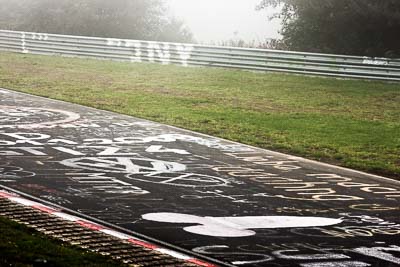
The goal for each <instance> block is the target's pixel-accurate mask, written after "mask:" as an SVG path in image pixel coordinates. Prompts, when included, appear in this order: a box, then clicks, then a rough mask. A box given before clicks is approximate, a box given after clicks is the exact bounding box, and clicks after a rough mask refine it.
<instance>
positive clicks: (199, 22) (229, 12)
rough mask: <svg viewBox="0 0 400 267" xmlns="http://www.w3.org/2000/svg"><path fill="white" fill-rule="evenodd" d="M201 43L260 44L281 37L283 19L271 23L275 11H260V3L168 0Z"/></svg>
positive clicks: (248, 0) (232, 0) (172, 8)
mask: <svg viewBox="0 0 400 267" xmlns="http://www.w3.org/2000/svg"><path fill="white" fill-rule="evenodd" d="M166 2H167V4H168V5H169V6H170V9H171V11H172V12H173V13H174V14H175V15H176V16H177V17H179V18H181V19H183V20H184V21H185V23H186V25H187V26H188V27H189V28H190V29H191V31H192V32H193V34H194V37H195V39H196V40H197V41H198V42H203V43H210V42H219V41H223V40H229V39H234V40H237V39H243V40H245V41H248V42H251V41H256V42H260V41H263V40H265V39H266V38H279V37H280V35H279V33H278V31H279V29H280V28H281V26H280V20H279V19H274V20H272V21H269V20H268V16H269V15H271V14H272V13H274V12H275V10H274V9H272V8H271V9H268V10H261V11H256V10H255V7H256V6H257V4H258V3H259V2H260V0H166Z"/></svg>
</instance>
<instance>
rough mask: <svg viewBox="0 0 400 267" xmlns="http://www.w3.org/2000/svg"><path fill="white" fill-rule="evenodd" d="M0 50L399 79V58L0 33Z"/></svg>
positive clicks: (13, 32) (349, 76)
mask: <svg viewBox="0 0 400 267" xmlns="http://www.w3.org/2000/svg"><path fill="white" fill-rule="evenodd" d="M0 50H3V51H11V52H18V53H31V54H41V55H62V56H72V57H89V58H99V59H110V60H120V61H130V62H158V63H162V64H170V63H173V64H181V65H183V66H188V65H198V66H212V67H225V68H238V69H245V70H256V71H279V72H287V73H297V74H309V75H323V76H333V77H344V78H362V79H374V80H386V81H400V59H388V58H368V57H358V56H343V55H331V54H317V53H301V52H290V51H279V50H267V49H250V48H237V47H222V46H207V45H194V44H181V43H166V42H151V41H138V40H128V39H115V38H98V37H84V36H72V35H59V34H47V33H33V32H18V31H5V30H0Z"/></svg>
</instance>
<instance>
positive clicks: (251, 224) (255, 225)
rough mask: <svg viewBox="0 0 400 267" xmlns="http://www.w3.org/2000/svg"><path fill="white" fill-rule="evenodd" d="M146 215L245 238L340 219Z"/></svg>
mask: <svg viewBox="0 0 400 267" xmlns="http://www.w3.org/2000/svg"><path fill="white" fill-rule="evenodd" d="M142 218H143V219H145V220H149V221H156V222H166V223H190V224H197V225H195V226H188V227H185V228H183V230H185V231H186V232H190V233H194V234H199V235H206V236H218V237H244V236H252V235H255V234H256V232H254V231H253V230H250V229H270V228H296V227H318V226H329V225H335V224H339V223H341V222H342V220H340V219H331V218H324V217H299V216H244V217H208V216H206V217H200V216H196V215H189V214H182V213H169V212H161V213H148V214H145V215H142Z"/></svg>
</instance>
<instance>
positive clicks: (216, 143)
mask: <svg viewBox="0 0 400 267" xmlns="http://www.w3.org/2000/svg"><path fill="white" fill-rule="evenodd" d="M338 134H340V133H339V132H338ZM0 184H2V185H6V186H8V187H10V188H13V189H16V190H19V191H21V192H24V193H27V194H30V195H33V196H35V197H39V198H41V199H43V200H47V201H49V202H52V203H55V204H58V205H61V206H63V207H66V208H68V209H72V210H74V211H77V212H80V213H82V214H85V215H88V216H92V217H95V218H98V219H101V220H103V221H106V222H108V223H112V224H115V225H117V226H120V227H123V228H125V229H128V230H133V231H135V232H138V233H141V234H144V235H147V236H150V237H153V238H156V239H159V240H162V241H164V242H167V243H171V244H173V245H176V246H178V247H182V248H185V249H187V250H192V251H195V252H197V253H200V254H204V255H207V256H209V257H212V258H215V259H219V260H222V261H225V262H229V263H233V264H234V265H243V266H303V267H316V266H322V267H331V266H340V267H362V266H381V267H383V266H398V265H399V264H400V224H399V223H400V205H399V204H400V201H399V200H400V182H398V181H395V180H392V179H388V178H384V177H378V176H374V175H369V174H365V173H361V172H357V171H353V170H349V169H343V168H339V167H335V166H332V165H327V164H321V163H318V162H314V161H309V160H306V159H302V158H298V157H293V156H289V155H284V154H280V153H275V152H272V151H266V150H263V149H258V148H255V147H249V146H246V145H242V144H238V143H233V142H229V141H226V140H222V139H218V138H214V137H210V136H206V135H202V134H198V133H194V132H190V131H186V130H182V129H177V128H174V127H170V126H166V125H162V124H158V123H154V122H150V121H146V120H141V119H137V118H134V117H129V116H124V115H119V114H115V113H110V112H106V111H100V110H96V109H91V108H87V107H83V106H79V105H74V104H69V103H65V102H60V101H54V100H48V99H44V98H39V97H35V96H30V95H26V94H21V93H15V92H12V91H9V90H0Z"/></svg>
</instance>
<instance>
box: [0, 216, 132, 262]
mask: <svg viewBox="0 0 400 267" xmlns="http://www.w3.org/2000/svg"><path fill="white" fill-rule="evenodd" d="M0 239H1V241H0V266H18V267H19V266H21V267H22V266H24V267H25V266H26V267H28V266H37V267H39V266H49V267H50V266H57V267H63V266H65V267H71V266H77V267H78V266H79V267H81V266H88V267H95V266H96V267H106V266H110V267H111V266H115V267H117V266H120V267H122V266H125V265H122V264H119V263H117V262H114V261H112V260H110V259H109V258H106V257H103V256H100V255H98V254H94V253H89V252H85V251H84V250H82V249H79V248H77V247H72V246H67V245H64V244H62V243H61V242H58V241H56V240H53V239H49V238H47V237H46V236H44V235H42V234H40V233H38V232H36V231H34V230H32V229H30V228H27V227H26V226H24V225H20V224H17V223H14V222H12V221H10V220H7V219H5V218H3V217H0Z"/></svg>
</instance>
